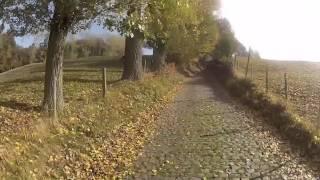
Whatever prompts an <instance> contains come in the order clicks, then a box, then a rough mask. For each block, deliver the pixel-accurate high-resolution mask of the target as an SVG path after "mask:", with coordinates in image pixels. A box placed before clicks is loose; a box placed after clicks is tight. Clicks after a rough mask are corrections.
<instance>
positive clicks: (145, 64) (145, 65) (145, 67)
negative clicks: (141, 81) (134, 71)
mask: <svg viewBox="0 0 320 180" xmlns="http://www.w3.org/2000/svg"><path fill="white" fill-rule="evenodd" d="M143 59H144V60H143V61H144V68H143V69H144V72H145V73H146V72H147V58H145V57H143Z"/></svg>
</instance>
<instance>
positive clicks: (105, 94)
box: [102, 68, 107, 97]
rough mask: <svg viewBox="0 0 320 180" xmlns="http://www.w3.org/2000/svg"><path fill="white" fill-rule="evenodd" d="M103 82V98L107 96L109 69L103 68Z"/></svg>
mask: <svg viewBox="0 0 320 180" xmlns="http://www.w3.org/2000/svg"><path fill="white" fill-rule="evenodd" d="M102 76H103V82H102V93H103V94H102V95H103V97H106V96H107V68H103V72H102Z"/></svg>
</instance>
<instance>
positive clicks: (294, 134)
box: [207, 61, 320, 154]
mask: <svg viewBox="0 0 320 180" xmlns="http://www.w3.org/2000/svg"><path fill="white" fill-rule="evenodd" d="M258 63H261V62H258ZM270 66H271V65H270ZM243 67H244V66H243ZM207 72H208V73H207V74H208V75H209V76H207V77H208V79H209V80H210V76H211V77H212V75H214V76H216V78H217V79H218V80H219V81H220V82H221V83H222V84H223V85H224V86H225V87H226V89H227V90H228V91H229V92H230V94H231V95H232V96H234V97H236V98H237V99H238V100H239V101H240V102H241V103H243V104H244V105H246V106H248V107H249V108H250V109H252V110H254V112H256V113H257V114H258V115H260V116H261V117H262V118H264V119H265V120H266V122H267V123H269V124H271V125H273V126H275V127H277V128H278V129H279V130H280V132H281V133H282V134H283V135H285V136H286V137H287V138H289V139H290V140H291V141H292V142H293V143H294V144H297V145H299V146H300V147H301V148H302V149H303V150H307V151H308V152H309V153H310V154H313V153H319V152H320V139H319V137H320V132H319V129H318V128H316V126H315V125H313V124H312V123H311V122H312V121H308V120H306V119H305V118H302V117H301V116H299V115H297V113H296V111H294V109H293V108H291V106H289V105H288V104H290V102H286V101H285V100H283V98H282V97H281V95H274V94H275V93H274V89H273V90H272V89H271V93H269V94H266V93H265V92H264V89H263V87H264V86H263V87H262V85H261V84H258V83H257V82H254V81H251V80H250V79H245V78H243V74H241V72H239V71H238V72H237V73H236V74H235V73H234V71H233V70H232V67H231V66H230V65H228V64H226V63H224V62H220V61H215V62H213V63H212V64H210V65H209V68H208V71H207ZM291 105H292V106H294V105H293V104H291Z"/></svg>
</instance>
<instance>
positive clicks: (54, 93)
mask: <svg viewBox="0 0 320 180" xmlns="http://www.w3.org/2000/svg"><path fill="white" fill-rule="evenodd" d="M52 115H53V116H52V118H53V121H54V122H55V121H57V120H58V113H57V78H55V80H54V83H53V114H52Z"/></svg>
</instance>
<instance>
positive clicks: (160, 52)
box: [153, 45, 167, 72]
mask: <svg viewBox="0 0 320 180" xmlns="http://www.w3.org/2000/svg"><path fill="white" fill-rule="evenodd" d="M153 50H154V52H153V60H154V65H153V67H154V71H157V72H161V71H162V70H163V69H164V68H165V66H166V58H167V49H166V46H165V45H160V46H158V47H156V48H154V49H153Z"/></svg>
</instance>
